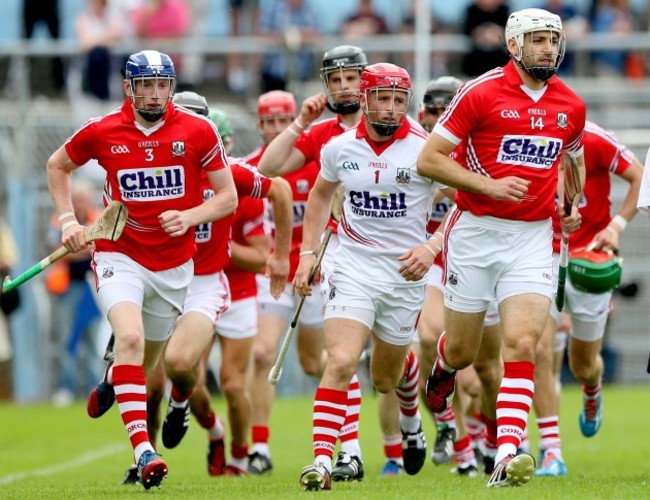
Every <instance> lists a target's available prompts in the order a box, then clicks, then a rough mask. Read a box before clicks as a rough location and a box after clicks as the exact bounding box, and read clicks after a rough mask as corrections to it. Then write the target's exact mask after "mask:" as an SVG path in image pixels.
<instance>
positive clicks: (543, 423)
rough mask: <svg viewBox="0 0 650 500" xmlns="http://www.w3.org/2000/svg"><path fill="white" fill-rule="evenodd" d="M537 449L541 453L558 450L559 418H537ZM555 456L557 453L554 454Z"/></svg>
mask: <svg viewBox="0 0 650 500" xmlns="http://www.w3.org/2000/svg"><path fill="white" fill-rule="evenodd" d="M537 427H538V429H539V449H540V450H542V451H546V450H551V449H558V450H559V449H560V446H561V441H560V417H558V416H557V415H554V416H552V417H546V418H538V419H537ZM556 454H557V453H556Z"/></svg>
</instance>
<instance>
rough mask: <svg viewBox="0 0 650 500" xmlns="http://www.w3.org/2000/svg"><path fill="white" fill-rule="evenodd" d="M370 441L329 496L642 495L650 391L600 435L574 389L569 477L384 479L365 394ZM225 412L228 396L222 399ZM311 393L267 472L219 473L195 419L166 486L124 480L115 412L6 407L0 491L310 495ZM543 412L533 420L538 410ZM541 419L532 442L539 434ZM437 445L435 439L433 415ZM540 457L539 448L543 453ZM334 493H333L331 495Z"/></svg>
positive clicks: (647, 484) (283, 420)
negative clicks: (357, 471) (359, 467)
mask: <svg viewBox="0 0 650 500" xmlns="http://www.w3.org/2000/svg"><path fill="white" fill-rule="evenodd" d="M364 396H365V398H364V401H363V408H362V418H361V444H362V449H363V453H364V466H365V469H366V479H365V480H364V481H362V482H360V483H350V484H341V483H335V484H334V485H333V491H332V492H331V493H330V494H329V495H336V498H344V499H345V498H349V499H360V498H373V499H374V498H381V499H389V498H407V499H409V500H410V499H419V498H427V499H444V500H446V499H474V498H496V497H499V498H517V499H518V500H519V499H524V498H531V499H532V498H534V499H546V498H548V499H583V498H584V499H587V498H589V499H594V498H616V499H632V498H634V499H641V498H649V497H650V465H649V464H650V460H648V451H647V450H648V438H647V436H648V433H647V421H648V412H649V411H650V391H648V390H647V388H645V387H637V388H622V387H607V388H606V389H605V393H604V402H605V421H604V424H603V427H602V428H601V430H600V432H599V434H598V435H597V436H595V437H594V438H590V439H586V438H584V437H582V436H581V435H580V431H579V429H578V423H577V415H578V412H579V408H580V406H579V405H580V394H579V392H578V390H577V389H576V388H567V389H565V392H564V395H563V401H562V412H563V417H564V419H563V421H562V427H561V433H562V442H563V452H564V458H565V460H566V462H567V464H568V466H569V475H568V476H567V477H565V478H534V479H533V480H532V481H531V482H530V483H529V484H527V485H526V486H524V487H522V488H518V489H512V490H509V489H508V490H506V489H501V490H488V489H486V488H485V483H486V478H484V477H481V478H477V479H468V478H458V477H455V476H453V475H451V474H449V472H448V471H449V467H445V466H438V467H436V466H434V465H433V464H432V463H431V462H430V461H429V460H427V463H426V464H425V466H424V468H423V469H422V471H420V473H419V474H418V475H416V476H401V477H397V478H378V477H377V474H378V472H379V470H380V469H381V467H382V465H383V462H384V458H383V450H382V442H381V435H380V433H379V427H378V423H377V411H376V408H377V405H376V402H375V398H374V397H373V396H372V395H370V394H364ZM216 405H217V408H218V410H219V412H220V414H222V415H224V414H225V408H224V403H223V401H221V400H217V401H216ZM311 405H312V400H311V398H296V399H281V400H279V401H277V403H276V406H275V409H274V414H273V423H272V434H271V448H272V452H273V462H274V465H275V469H274V472H273V474H272V475H270V476H267V477H247V478H212V477H209V476H208V475H207V472H206V465H205V449H206V438H205V433H204V432H203V431H202V429H200V428H199V427H198V425H196V423H195V422H192V425H191V426H190V430H189V432H188V435H187V436H186V437H185V440H184V441H183V443H182V444H181V445H180V446H179V447H178V448H176V449H174V450H164V449H163V450H162V452H163V453H164V456H165V460H166V461H167V463H168V465H169V469H170V473H169V477H168V478H167V479H166V480H165V481H164V483H163V486H162V488H161V489H154V490H151V491H150V492H145V491H144V490H143V489H142V488H141V487H139V486H137V487H136V486H134V487H121V486H118V483H119V481H120V480H121V478H122V475H123V473H124V471H125V470H126V468H127V467H128V466H129V464H130V461H131V456H132V455H131V451H130V446H129V445H128V441H127V438H126V432H125V430H124V428H123V427H122V424H121V421H120V419H119V416H118V414H117V411H116V409H111V411H110V413H109V414H108V415H106V416H105V417H103V418H101V419H99V420H91V419H89V418H88V417H87V416H86V413H85V407H84V406H82V405H81V404H76V405H74V406H72V407H70V408H66V409H56V408H52V407H51V406H48V405H33V406H18V405H14V404H9V403H4V404H1V405H0V415H2V417H1V420H0V422H1V423H2V430H1V431H0V498H3V499H5V498H16V499H18V498H20V499H26V498H29V499H31V498H57V499H58V498H74V499H82V498H123V497H131V496H142V495H156V496H161V497H166V498H188V499H189V498H193V499H194V498H215V497H223V496H225V495H228V496H230V497H232V498H258V499H267V498H278V499H280V498H281V499H286V498H288V497H303V498H304V497H306V496H309V495H311V494H308V493H303V492H302V491H301V489H300V487H299V484H298V476H299V474H300V470H301V468H302V466H304V465H306V464H308V463H309V462H310V461H311V459H312V454H311ZM533 418H534V417H533ZM531 422H533V426H532V432H531V435H532V436H531V438H532V440H533V449H534V450H535V443H534V441H535V440H536V439H535V437H536V434H537V431H536V429H535V426H534V420H532V419H531ZM424 427H425V432H426V434H427V438H428V440H429V446H431V444H432V443H433V440H434V438H435V433H434V427H433V424H432V423H431V421H430V420H429V419H428V418H427V419H426V421H425V426H424ZM535 455H536V453H535ZM322 494H325V495H328V494H327V493H322Z"/></svg>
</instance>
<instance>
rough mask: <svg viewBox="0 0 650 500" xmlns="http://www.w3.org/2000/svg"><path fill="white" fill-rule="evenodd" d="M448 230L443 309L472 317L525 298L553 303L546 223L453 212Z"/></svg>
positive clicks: (549, 249)
mask: <svg viewBox="0 0 650 500" xmlns="http://www.w3.org/2000/svg"><path fill="white" fill-rule="evenodd" d="M447 227H448V229H447V231H448V235H447V236H448V243H447V248H446V249H445V252H446V255H445V257H446V261H445V273H446V275H445V306H446V307H448V308H449V309H452V310H454V311H460V312H467V313H476V312H481V311H485V310H487V308H488V306H489V303H490V301H492V300H495V299H496V300H497V302H502V301H503V300H505V299H507V298H508V297H512V296H515V295H521V294H524V293H537V294H540V295H544V296H545V297H549V298H552V296H553V292H554V291H553V289H552V273H553V257H552V246H551V244H552V238H553V232H552V227H551V221H550V219H548V220H543V221H535V222H524V221H515V220H505V219H498V218H496V217H488V216H483V217H477V216H475V215H473V214H471V213H469V212H463V211H461V210H457V211H455V213H452V216H451V217H450V220H449V221H448V222H447Z"/></svg>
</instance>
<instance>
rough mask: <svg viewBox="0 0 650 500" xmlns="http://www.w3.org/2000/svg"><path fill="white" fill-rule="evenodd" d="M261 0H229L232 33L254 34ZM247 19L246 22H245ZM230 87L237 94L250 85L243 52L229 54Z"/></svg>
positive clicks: (243, 91) (244, 90) (238, 34)
mask: <svg viewBox="0 0 650 500" xmlns="http://www.w3.org/2000/svg"><path fill="white" fill-rule="evenodd" d="M258 4H259V0H229V5H230V35H231V36H246V35H250V34H252V32H253V31H254V30H255V26H257V24H258V18H259V6H258ZM244 21H246V24H244ZM227 64H228V88H230V90H232V91H233V92H235V93H236V94H243V93H245V92H246V91H247V90H248V87H249V86H250V75H249V73H248V71H247V70H246V69H245V68H244V64H243V62H242V55H241V54H229V55H228V61H227Z"/></svg>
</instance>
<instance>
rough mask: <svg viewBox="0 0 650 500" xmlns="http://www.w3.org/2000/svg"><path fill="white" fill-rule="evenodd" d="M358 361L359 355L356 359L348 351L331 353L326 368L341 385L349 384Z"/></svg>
mask: <svg viewBox="0 0 650 500" xmlns="http://www.w3.org/2000/svg"><path fill="white" fill-rule="evenodd" d="M358 361H359V358H358V357H357V358H356V359H354V358H352V357H351V356H349V354H348V353H330V356H329V357H328V358H327V365H326V367H325V369H326V370H327V372H328V373H329V375H330V376H331V377H333V378H335V379H336V380H337V381H338V382H339V383H340V385H348V384H349V383H350V380H351V379H352V376H353V375H354V373H355V371H356V368H357V363H358Z"/></svg>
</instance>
